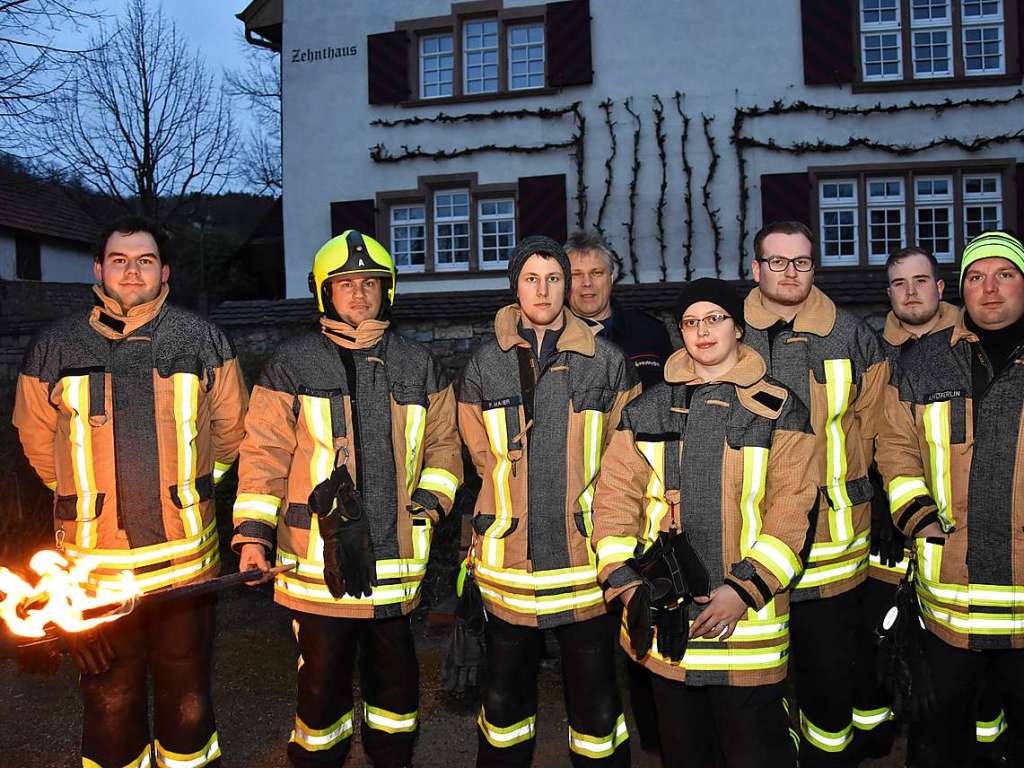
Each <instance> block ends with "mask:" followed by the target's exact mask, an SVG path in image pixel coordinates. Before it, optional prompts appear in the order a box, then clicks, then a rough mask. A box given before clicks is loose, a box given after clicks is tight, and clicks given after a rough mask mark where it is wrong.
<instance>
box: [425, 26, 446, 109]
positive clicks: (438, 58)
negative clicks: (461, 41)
mask: <svg viewBox="0 0 1024 768" xmlns="http://www.w3.org/2000/svg"><path fill="white" fill-rule="evenodd" d="M451 48H452V37H451V35H431V36H429V37H423V38H421V39H420V98H424V99H431V98H437V97H440V96H451V95H452V79H453V78H452V75H453V64H452V56H451Z"/></svg>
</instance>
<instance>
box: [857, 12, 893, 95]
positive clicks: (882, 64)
mask: <svg viewBox="0 0 1024 768" xmlns="http://www.w3.org/2000/svg"><path fill="white" fill-rule="evenodd" d="M860 29H861V36H860V39H861V68H862V71H863V73H864V79H865V80H898V79H900V78H901V77H902V76H903V42H902V38H901V34H900V2H899V0H861V1H860Z"/></svg>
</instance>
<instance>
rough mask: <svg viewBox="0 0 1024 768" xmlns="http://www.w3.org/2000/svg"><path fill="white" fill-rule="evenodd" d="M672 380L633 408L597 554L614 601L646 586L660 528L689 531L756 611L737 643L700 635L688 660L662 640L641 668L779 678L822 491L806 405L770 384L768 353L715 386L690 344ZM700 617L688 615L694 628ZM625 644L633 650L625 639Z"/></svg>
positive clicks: (670, 367)
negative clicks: (642, 573)
mask: <svg viewBox="0 0 1024 768" xmlns="http://www.w3.org/2000/svg"><path fill="white" fill-rule="evenodd" d="M665 378H666V383H663V384H660V385H658V386H656V387H653V388H652V389H650V390H648V391H647V392H645V393H644V394H643V395H641V396H640V397H639V398H637V399H636V400H634V401H633V402H631V403H630V404H629V405H628V406H626V409H625V411H624V412H623V416H622V422H621V424H620V425H619V429H618V431H617V432H616V433H615V437H614V438H613V439H612V443H611V446H610V447H609V449H608V453H607V455H606V456H605V459H604V463H603V464H602V468H601V476H600V478H599V479H598V483H597V494H596V498H595V501H594V546H595V549H596V550H597V557H598V568H599V571H600V578H601V581H602V583H603V584H604V585H605V587H606V594H607V597H608V599H609V600H611V599H614V598H615V597H617V596H619V595H620V594H621V593H623V592H624V591H626V590H627V589H628V588H629V587H631V586H634V585H636V584H637V583H638V582H639V577H638V575H637V573H636V572H635V571H634V570H633V568H632V567H631V566H630V565H629V564H628V562H627V561H629V560H630V559H631V558H633V557H635V556H638V555H639V554H641V553H642V552H643V551H645V550H646V549H647V548H649V547H650V546H651V545H652V544H653V543H654V541H655V540H656V539H657V537H658V534H659V532H661V531H670V530H672V529H676V530H685V531H687V533H688V535H689V537H690V541H691V543H692V544H693V547H694V549H695V550H696V551H697V553H698V554H699V556H700V557H701V560H702V562H703V563H704V565H705V567H706V568H707V569H708V572H709V574H710V576H711V586H712V589H714V588H715V587H719V586H722V585H723V584H724V583H725V582H728V583H729V585H731V587H725V588H734V589H735V590H736V591H737V593H739V595H740V596H741V597H742V598H743V600H744V601H745V602H746V603H747V605H748V606H749V607H748V609H747V612H746V615H745V616H744V618H743V619H741V620H740V622H739V624H738V626H737V629H736V631H735V633H734V634H733V635H732V637H730V638H729V639H728V640H726V641H724V642H721V641H719V640H717V639H704V638H700V639H694V640H690V641H689V644H688V646H687V650H686V654H685V655H684V656H683V659H682V661H681V662H672V661H671V660H669V659H668V658H666V657H663V656H661V655H660V654H659V653H658V649H657V638H655V643H654V646H653V647H652V649H651V651H650V653H648V654H647V656H645V657H644V658H643V659H641V660H640V663H641V664H643V665H644V666H646V667H647V668H648V669H650V670H651V671H653V672H655V673H657V674H659V675H662V676H663V677H670V678H674V679H678V680H684V679H685V680H686V681H687V682H688V683H690V684H693V685H762V684H765V683H772V682H776V681H779V680H782V679H783V678H784V677H785V676H786V666H787V662H788V659H789V594H788V590H789V588H790V586H791V585H792V583H793V582H794V581H795V580H796V579H797V578H798V577H799V575H800V573H801V571H802V569H803V564H802V561H801V550H803V549H804V548H805V546H806V545H807V543H808V536H809V532H810V531H811V519H812V518H813V516H814V515H815V513H816V506H817V495H818V489H817V485H816V483H815V478H814V476H813V475H809V474H808V473H807V467H808V466H809V465H810V464H812V463H813V456H814V436H813V435H812V434H811V431H810V424H809V421H808V414H807V409H806V408H805V407H804V405H803V403H801V402H800V401H799V400H798V399H797V398H795V397H793V395H792V393H791V392H789V391H788V390H787V389H786V388H785V387H783V386H781V385H779V384H777V383H775V382H772V381H771V380H769V379H766V378H765V367H764V362H763V360H762V359H761V357H760V356H759V355H758V354H757V353H756V352H755V351H754V350H752V349H751V348H750V347H747V346H746V345H741V347H740V359H739V362H738V363H737V365H736V366H735V367H734V368H733V369H732V370H731V371H729V373H728V374H726V375H725V376H723V377H722V380H721V381H719V382H714V383H704V382H703V381H702V380H701V379H700V378H699V377H698V376H697V374H696V372H695V371H694V369H693V363H692V360H691V358H690V357H689V355H688V353H687V352H686V350H685V349H682V350H679V351H677V352H676V353H675V354H673V355H672V357H670V358H669V360H668V363H667V364H666V366H665ZM700 611H701V608H700V607H699V606H696V605H691V606H690V620H691V621H693V620H694V619H695V618H696V617H697V616H698V615H699V613H700ZM627 613H628V610H627V611H624V612H623V630H622V633H621V641H622V645H623V647H624V648H625V649H626V650H627V652H629V653H630V654H631V655H633V651H632V649H631V646H630V643H629V636H628V634H627V632H626V630H625V627H626V620H627V618H626V614H627Z"/></svg>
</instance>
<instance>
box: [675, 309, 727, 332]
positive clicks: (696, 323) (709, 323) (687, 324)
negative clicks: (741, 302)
mask: <svg viewBox="0 0 1024 768" xmlns="http://www.w3.org/2000/svg"><path fill="white" fill-rule="evenodd" d="M731 319H732V317H731V316H730V315H727V314H725V313H724V312H712V313H711V314H710V315H707V316H706V317H684V318H683V320H682V322H681V323H680V325H682V326H683V330H684V331H695V330H697V329H698V328H700V327H701V325H704V326H706V327H707V328H714V327H716V326H719V325H721V324H722V323H724V322H725V321H726V320H731Z"/></svg>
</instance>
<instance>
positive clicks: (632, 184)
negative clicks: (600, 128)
mask: <svg viewBox="0 0 1024 768" xmlns="http://www.w3.org/2000/svg"><path fill="white" fill-rule="evenodd" d="M623 106H624V107H625V108H626V111H627V112H628V113H629V115H630V117H632V118H633V166H632V176H631V177H630V180H629V221H625V222H623V226H624V227H625V228H626V236H627V241H628V243H629V271H630V274H632V275H633V282H634V283H639V282H640V276H639V274H638V270H637V265H638V263H639V258H638V257H637V253H636V188H637V181H638V180H639V178H640V128H641V123H640V115H638V114H637V113H636V112H634V111H633V103H632V99H626V101H625V102H624V104H623Z"/></svg>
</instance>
